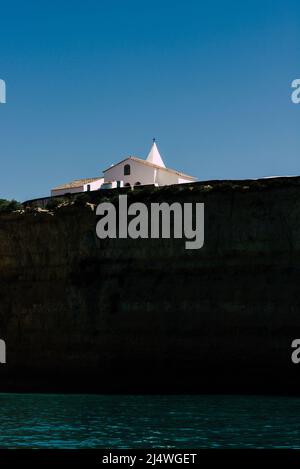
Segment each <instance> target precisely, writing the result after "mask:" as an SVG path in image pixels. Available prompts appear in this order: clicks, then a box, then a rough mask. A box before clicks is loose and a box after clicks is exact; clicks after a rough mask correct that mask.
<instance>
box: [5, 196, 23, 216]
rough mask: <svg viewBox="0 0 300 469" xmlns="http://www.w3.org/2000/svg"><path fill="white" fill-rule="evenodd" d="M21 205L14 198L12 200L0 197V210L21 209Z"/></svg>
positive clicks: (11, 210)
mask: <svg viewBox="0 0 300 469" xmlns="http://www.w3.org/2000/svg"><path fill="white" fill-rule="evenodd" d="M22 208H23V205H22V204H21V202H18V201H17V200H15V199H12V200H6V199H0V212H6V213H9V212H14V211H15V210H22Z"/></svg>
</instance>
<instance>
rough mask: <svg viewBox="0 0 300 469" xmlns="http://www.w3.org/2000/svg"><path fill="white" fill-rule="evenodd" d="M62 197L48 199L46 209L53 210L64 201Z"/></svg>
mask: <svg viewBox="0 0 300 469" xmlns="http://www.w3.org/2000/svg"><path fill="white" fill-rule="evenodd" d="M64 201H65V200H64V199H62V198H60V197H55V198H53V199H50V200H48V202H47V205H46V209H47V210H55V209H56V208H57V207H58V206H59V205H61V204H63V203H64Z"/></svg>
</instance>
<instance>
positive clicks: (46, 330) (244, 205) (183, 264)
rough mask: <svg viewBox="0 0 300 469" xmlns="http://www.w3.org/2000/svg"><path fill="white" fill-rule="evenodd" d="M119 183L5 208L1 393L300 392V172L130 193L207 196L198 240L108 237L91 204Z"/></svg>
mask: <svg viewBox="0 0 300 469" xmlns="http://www.w3.org/2000/svg"><path fill="white" fill-rule="evenodd" d="M121 191H122V190H121ZM123 192H124V190H123ZM104 194H105V195H104ZM117 194H118V193H117V192H115V191H100V192H97V193H90V194H85V195H84V196H82V197H78V198H77V199H76V200H75V202H74V203H71V201H69V203H68V204H66V205H64V206H61V207H59V208H56V209H53V210H52V211H51V210H48V211H43V210H39V209H37V208H27V209H26V210H25V211H24V212H14V213H10V214H1V215H0V337H1V338H2V339H4V340H5V341H6V346H7V364H5V365H0V378H1V379H0V383H1V384H0V391H2V390H6V389H10V390H28V391H29V390H30V391H38V390H45V391H56V390H57V391H74V392H77V391H78V392H79V391H84V392H85V391H92V392H158V393H161V392H211V391H212V392H297V391H298V389H299V387H298V388H297V386H298V384H299V385H300V379H299V377H300V364H299V365H294V364H293V363H292V362H291V353H292V349H291V342H292V340H293V339H295V338H300V178H298V177H295V178H276V179H265V180H258V181H253V180H251V181H250V180H247V181H210V182H205V183H194V184H186V185H182V186H177V187H174V186H173V187H164V188H151V189H146V188H141V189H139V190H135V191H132V192H130V193H128V196H129V198H130V200H129V202H130V201H143V202H145V203H147V204H149V202H152V201H159V202H161V201H168V202H171V201H179V202H204V204H205V244H204V247H203V248H202V249H200V250H190V251H188V250H185V248H184V242H183V241H182V240H179V239H176V240H175V239H170V240H166V239H163V240H161V239H160V240H154V239H153V240H150V239H149V240H140V239H138V240H131V239H122V240H120V239H116V240H105V241H103V240H99V239H98V238H97V237H96V232H95V227H96V221H97V217H96V215H95V210H94V209H95V205H93V204H97V203H99V202H100V201H102V200H104V198H106V199H109V198H110V197H112V199H113V200H116V197H117Z"/></svg>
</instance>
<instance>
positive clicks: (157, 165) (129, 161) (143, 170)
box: [51, 140, 197, 196]
mask: <svg viewBox="0 0 300 469" xmlns="http://www.w3.org/2000/svg"><path fill="white" fill-rule="evenodd" d="M103 174H104V177H98V178H90V179H78V180H75V181H72V182H70V183H68V184H63V185H61V186H58V187H55V188H54V189H52V190H51V195H52V196H54V195H64V194H67V193H75V192H85V191H95V190H98V189H111V188H116V187H126V186H128V187H129V186H130V187H134V186H141V185H142V186H144V185H149V184H151V185H155V186H168V185H171V184H184V183H186V182H194V181H196V180H197V178H195V177H193V176H188V175H187V174H184V173H181V172H179V171H175V170H174V169H170V168H166V166H165V164H164V162H163V160H162V158H161V156H160V154H159V151H158V148H157V145H156V143H155V140H153V144H152V147H151V150H150V153H149V155H148V156H147V158H146V160H143V159H141V158H137V157H135V156H128V157H127V158H125V159H123V160H122V161H120V162H119V163H116V164H114V165H111V166H110V167H109V168H107V169H105V170H104V171H103Z"/></svg>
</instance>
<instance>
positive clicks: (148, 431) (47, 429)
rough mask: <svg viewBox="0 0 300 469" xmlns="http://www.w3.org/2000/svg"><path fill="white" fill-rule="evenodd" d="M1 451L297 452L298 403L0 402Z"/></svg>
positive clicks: (211, 399)
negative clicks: (275, 450) (122, 449)
mask: <svg viewBox="0 0 300 469" xmlns="http://www.w3.org/2000/svg"><path fill="white" fill-rule="evenodd" d="M0 407H1V412H0V428H1V432H0V448H69V449H74V448H199V449H200V448H300V398H297V397H265V396H134V395H131V396H123V395H122V396H117V395H113V396H107V395H63V394H62V395H58V394H0Z"/></svg>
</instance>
